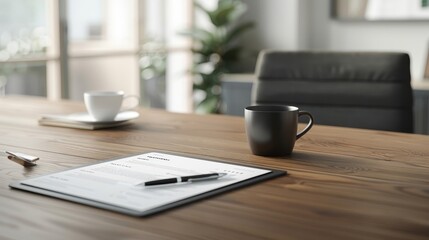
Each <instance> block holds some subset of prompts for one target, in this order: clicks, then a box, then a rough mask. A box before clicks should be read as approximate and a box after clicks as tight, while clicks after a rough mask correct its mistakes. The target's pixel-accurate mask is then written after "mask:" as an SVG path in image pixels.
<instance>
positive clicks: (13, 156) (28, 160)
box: [3, 151, 39, 167]
mask: <svg viewBox="0 0 429 240" xmlns="http://www.w3.org/2000/svg"><path fill="white" fill-rule="evenodd" d="M3 153H4V154H3V155H6V157H7V159H9V160H11V161H14V162H16V163H18V164H20V165H22V166H24V167H33V166H36V165H37V163H36V161H37V160H39V157H36V156H31V155H28V154H25V153H18V152H11V151H4V152H3Z"/></svg>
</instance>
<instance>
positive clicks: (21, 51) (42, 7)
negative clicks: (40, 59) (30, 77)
mask: <svg viewBox="0 0 429 240" xmlns="http://www.w3.org/2000/svg"><path fill="white" fill-rule="evenodd" d="M0 9H1V11H0V61H6V60H8V59H11V58H19V57H23V56H25V57H28V56H30V55H44V52H45V51H46V47H47V45H48V37H47V27H46V26H47V25H46V16H47V12H46V9H47V3H46V1H45V0H14V1H10V0H0Z"/></svg>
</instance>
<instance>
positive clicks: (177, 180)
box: [138, 173, 226, 186]
mask: <svg viewBox="0 0 429 240" xmlns="http://www.w3.org/2000/svg"><path fill="white" fill-rule="evenodd" d="M225 175H226V173H207V174H199V175H190V176H182V177H175V178H164V179H158V180H153V181H148V182H144V183H140V184H138V185H142V186H156V185H164V184H172V183H182V182H198V181H206V180H214V179H218V178H220V177H223V176H225Z"/></svg>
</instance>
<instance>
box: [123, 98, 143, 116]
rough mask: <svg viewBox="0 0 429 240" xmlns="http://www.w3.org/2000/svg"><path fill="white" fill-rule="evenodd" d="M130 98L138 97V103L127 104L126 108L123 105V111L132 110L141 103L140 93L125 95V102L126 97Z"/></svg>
mask: <svg viewBox="0 0 429 240" xmlns="http://www.w3.org/2000/svg"><path fill="white" fill-rule="evenodd" d="M128 98H134V99H136V103H135V104H133V105H131V106H126V107H125V108H124V106H122V107H121V112H124V111H129V110H132V109H134V108H136V107H137V106H138V105H139V103H140V97H139V96H138V95H125V96H124V100H123V102H125V99H128Z"/></svg>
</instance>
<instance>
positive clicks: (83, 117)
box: [67, 111, 140, 123]
mask: <svg viewBox="0 0 429 240" xmlns="http://www.w3.org/2000/svg"><path fill="white" fill-rule="evenodd" d="M139 116H140V114H139V113H138V112H134V111H125V112H120V113H118V115H116V117H115V119H114V120H113V121H96V120H95V119H94V118H93V117H92V116H91V115H89V113H87V112H81V113H73V114H70V115H67V118H68V119H69V120H71V121H76V122H82V123H118V122H124V121H129V120H132V119H135V118H138V117H139Z"/></svg>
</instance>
